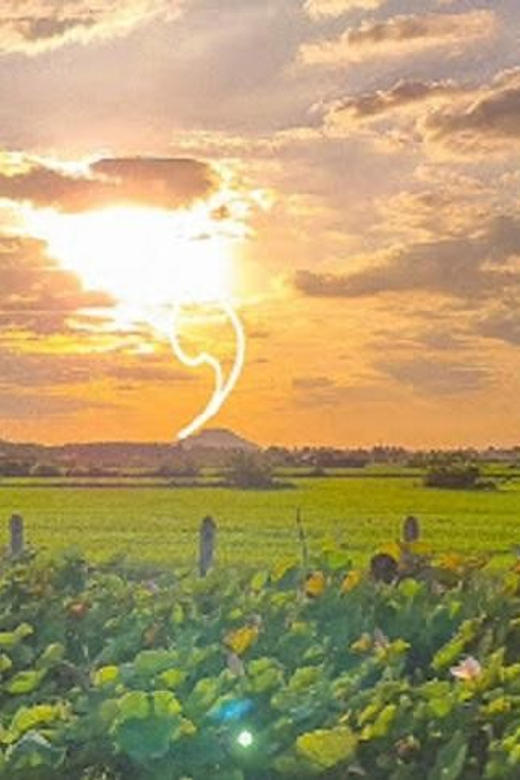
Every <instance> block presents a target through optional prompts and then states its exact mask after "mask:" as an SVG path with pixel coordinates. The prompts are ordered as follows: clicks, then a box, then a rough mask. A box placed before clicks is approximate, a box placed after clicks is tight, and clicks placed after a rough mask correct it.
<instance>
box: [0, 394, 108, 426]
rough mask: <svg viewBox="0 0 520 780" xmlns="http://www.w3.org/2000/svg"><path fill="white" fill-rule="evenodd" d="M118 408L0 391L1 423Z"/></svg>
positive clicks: (63, 398)
mask: <svg viewBox="0 0 520 780" xmlns="http://www.w3.org/2000/svg"><path fill="white" fill-rule="evenodd" d="M116 408H118V406H117V404H114V403H110V402H108V401H96V400H93V399H83V398H71V397H69V396H65V395H41V394H40V393H31V392H20V391H19V390H18V391H16V392H4V391H1V390H0V421H2V420H6V421H11V420H28V419H29V420H30V419H35V420H41V419H42V418H44V417H65V416H67V415H69V414H77V413H78V412H82V411H86V410H99V409H116Z"/></svg>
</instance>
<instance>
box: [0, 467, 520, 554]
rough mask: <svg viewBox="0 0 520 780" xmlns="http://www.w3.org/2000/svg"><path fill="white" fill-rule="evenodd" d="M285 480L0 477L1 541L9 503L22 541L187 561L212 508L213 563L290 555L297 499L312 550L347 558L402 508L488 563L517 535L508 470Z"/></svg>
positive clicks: (379, 537) (518, 498)
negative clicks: (484, 478)
mask: <svg viewBox="0 0 520 780" xmlns="http://www.w3.org/2000/svg"><path fill="white" fill-rule="evenodd" d="M292 482H293V484H294V488H293V489H287V490H275V491H239V490H228V489H224V488H215V487H213V488H212V487H199V488H172V487H167V486H164V485H162V486H161V485H156V484H153V483H150V482H148V483H147V484H142V483H139V482H137V481H134V482H133V483H132V482H129V483H128V484H129V486H128V487H121V486H120V485H119V486H118V487H109V486H107V484H105V485H104V486H103V487H99V486H97V487H92V486H90V487H78V486H77V485H75V486H74V487H67V486H66V485H61V486H50V485H49V486H47V487H45V483H44V482H42V481H41V480H40V481H39V483H37V484H32V483H31V482H30V481H27V480H25V481H24V482H20V483H19V484H15V483H14V482H13V481H10V482H9V483H4V484H2V485H0V506H1V511H2V515H3V518H5V522H2V538H3V543H4V544H5V543H6V541H7V520H8V518H9V517H10V515H11V514H12V513H13V512H18V513H20V514H22V515H23V517H24V518H25V520H26V525H27V537H28V540H29V542H30V544H32V545H34V546H37V547H41V548H44V549H46V550H49V551H51V552H54V551H58V550H64V549H67V548H70V547H80V548H81V549H82V550H83V551H84V552H85V553H86V554H87V555H88V556H89V557H91V558H93V559H95V560H105V559H107V558H109V557H111V556H114V555H116V554H119V553H125V554H127V555H128V557H129V558H130V559H131V560H134V561H149V562H157V563H161V564H163V563H168V564H175V563H179V562H182V563H189V562H190V561H193V560H195V557H196V550H197V529H198V526H199V523H200V520H201V518H202V517H203V516H204V515H205V514H211V515H212V516H213V517H214V518H215V519H216V520H217V522H218V526H219V532H220V533H219V544H218V558H219V561H220V563H221V564H222V565H227V566H229V565H241V564H253V565H263V564H268V563H270V562H272V561H273V560H275V559H279V558H285V557H287V556H292V555H295V554H298V542H297V534H296V526H295V514H296V510H297V508H298V507H300V508H301V510H302V516H303V520H304V524H305V528H306V532H307V535H308V537H309V544H310V547H311V551H319V548H320V544H321V542H322V541H323V540H325V539H327V538H331V537H332V538H335V539H336V540H337V541H340V542H344V543H347V544H348V545H349V547H350V548H351V549H352V554H353V557H354V559H355V560H356V561H359V560H360V559H363V560H364V559H366V558H367V556H368V555H369V554H370V553H372V552H373V551H374V550H375V549H376V548H377V546H378V545H380V544H382V543H385V542H388V541H392V540H394V539H396V538H398V536H399V533H400V526H401V522H402V519H403V517H404V516H406V515H407V514H415V515H416V516H417V517H419V519H420V520H421V521H422V527H423V538H424V540H425V541H427V542H429V543H430V544H431V545H432V546H433V547H434V549H438V550H447V551H454V550H455V551H465V552H474V551H489V552H492V553H493V554H494V555H495V556H496V560H497V562H507V560H512V556H511V546H512V545H513V544H515V543H517V542H518V543H520V522H519V521H520V480H517V479H516V478H515V479H512V480H510V481H508V482H506V483H504V484H502V485H501V486H500V489H499V490H497V491H494V492H478V491H477V492H470V491H447V490H432V489H427V488H424V487H423V486H422V484H421V479H420V476H418V475H417V476H412V477H410V476H401V477H400V478H388V477H387V478H385V477H380V476H378V477H371V476H366V477H349V478H345V477H343V478H339V477H337V478H336V477H328V478H313V479H293V480H292ZM506 556H507V557H506Z"/></svg>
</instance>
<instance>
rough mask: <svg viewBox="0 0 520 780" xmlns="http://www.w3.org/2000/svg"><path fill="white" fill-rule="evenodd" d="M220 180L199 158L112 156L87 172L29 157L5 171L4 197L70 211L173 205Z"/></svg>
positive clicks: (0, 186)
mask: <svg viewBox="0 0 520 780" xmlns="http://www.w3.org/2000/svg"><path fill="white" fill-rule="evenodd" d="M217 181H218V177H217V174H216V172H215V171H214V169H213V168H211V167H210V166H209V165H208V164H206V163H204V162H200V161H198V160H193V159H178V158H154V157H135V158H107V159H100V160H97V161H95V162H93V163H91V164H90V166H89V167H88V170H87V171H86V172H84V173H83V174H79V173H72V172H69V171H67V170H64V169H58V168H53V167H51V166H50V165H49V164H47V163H45V162H40V161H37V162H33V161H26V164H25V166H24V167H19V169H17V170H15V171H14V172H13V171H11V170H8V171H7V172H6V171H0V198H7V199H9V200H13V201H19V202H25V203H30V204H31V205H32V206H36V207H51V208H55V209H58V210H60V211H65V212H69V213H73V212H81V211H87V210H89V209H96V208H103V207H105V206H110V205H122V204H126V205H128V204H131V205H139V206H152V207H158V208H164V209H169V208H170V209H171V208H179V207H180V206H186V205H188V204H190V203H191V202H192V201H194V200H196V199H197V198H201V197H204V196H207V195H209V194H210V193H211V192H212V191H213V190H214V189H215V188H216V187H217Z"/></svg>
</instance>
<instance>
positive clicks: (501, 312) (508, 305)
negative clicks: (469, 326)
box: [475, 297, 520, 347]
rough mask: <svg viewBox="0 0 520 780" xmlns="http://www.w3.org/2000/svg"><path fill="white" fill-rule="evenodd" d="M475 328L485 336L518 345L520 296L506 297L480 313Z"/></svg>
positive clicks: (519, 342) (519, 335) (519, 341)
mask: <svg viewBox="0 0 520 780" xmlns="http://www.w3.org/2000/svg"><path fill="white" fill-rule="evenodd" d="M475 330H476V332H477V333H478V334H479V335H481V336H484V337H486V338H492V339H497V340H499V341H503V342H505V343H506V344H511V345H513V346H515V347H517V346H520V297H518V298H516V299H510V300H507V299H506V300H505V301H503V302H501V303H499V304H498V305H496V306H494V307H492V308H491V310H489V311H487V312H486V313H484V314H483V315H481V316H480V317H479V318H478V319H477V321H476V324H475Z"/></svg>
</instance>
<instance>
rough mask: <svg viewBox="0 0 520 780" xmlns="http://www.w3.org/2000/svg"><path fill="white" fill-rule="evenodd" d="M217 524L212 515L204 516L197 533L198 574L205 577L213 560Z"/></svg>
mask: <svg viewBox="0 0 520 780" xmlns="http://www.w3.org/2000/svg"><path fill="white" fill-rule="evenodd" d="M216 542H217V524H216V523H215V521H214V520H213V518H212V517H209V516H208V517H205V518H204V520H203V521H202V523H201V526H200V535H199V574H200V576H201V577H205V576H206V574H207V573H208V571H209V570H210V569H211V567H212V566H213V564H214V561H215V547H216Z"/></svg>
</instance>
